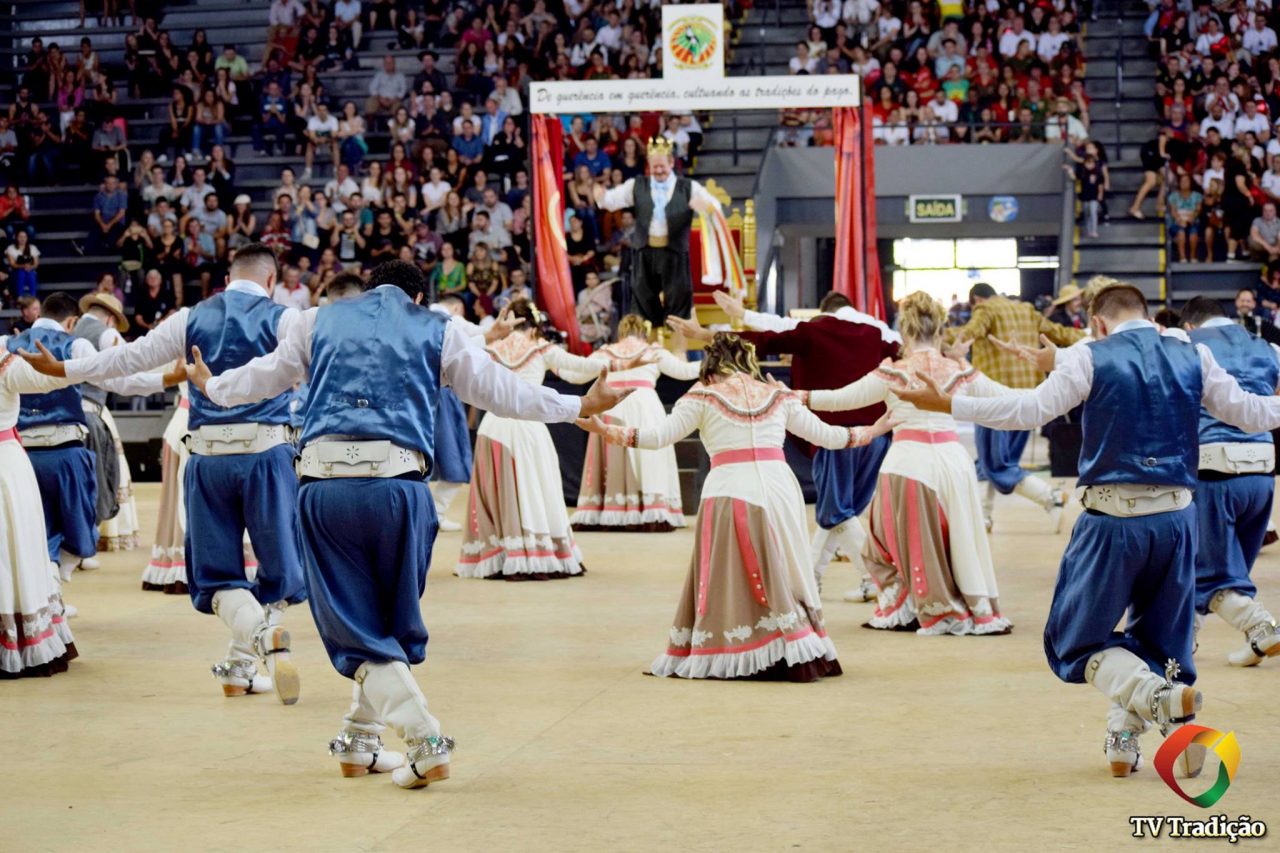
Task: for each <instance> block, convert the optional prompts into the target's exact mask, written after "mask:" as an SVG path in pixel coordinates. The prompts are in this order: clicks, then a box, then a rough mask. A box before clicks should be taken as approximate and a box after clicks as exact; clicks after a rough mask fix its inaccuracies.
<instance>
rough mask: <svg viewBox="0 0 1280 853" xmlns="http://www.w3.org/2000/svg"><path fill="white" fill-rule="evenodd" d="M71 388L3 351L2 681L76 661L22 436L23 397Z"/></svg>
mask: <svg viewBox="0 0 1280 853" xmlns="http://www.w3.org/2000/svg"><path fill="white" fill-rule="evenodd" d="M68 384H70V383H69V382H68V381H67V380H65V379H52V378H50V377H47V376H41V375H40V374H38V373H36V372H35V371H34V370H32V369H31V367H30V366H29V365H28V364H27V363H26V362H25V361H23V360H22V359H20V358H18V357H17V356H16V355H13V354H11V353H9V352H6V351H5V349H4V347H3V346H0V678H19V677H22V676H31V675H53V674H54V673H57V672H64V671H65V670H66V669H67V663H68V662H69V661H71V660H72V659H73V658H74V657H75V656H76V646H75V641H74V638H73V637H72V636H71V629H70V628H68V627H67V622H66V618H65V615H64V613H63V605H62V595H61V592H60V584H59V580H58V569H57V565H56V564H54V563H51V562H50V561H49V551H48V548H47V547H46V543H45V527H44V508H43V505H42V504H41V502H40V488H39V486H38V485H37V484H36V475H35V471H34V470H33V469H32V467H31V461H30V460H29V459H27V454H26V451H24V450H23V449H22V445H21V444H19V443H18V431H17V429H16V427H17V423H18V400H19V395H20V394H44V393H48V392H51V391H55V390H57V389H59V388H64V387H66V386H67V385H68Z"/></svg>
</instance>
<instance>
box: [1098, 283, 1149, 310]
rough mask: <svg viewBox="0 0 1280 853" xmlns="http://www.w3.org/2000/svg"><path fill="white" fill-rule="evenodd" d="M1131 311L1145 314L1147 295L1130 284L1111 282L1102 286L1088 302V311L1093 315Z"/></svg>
mask: <svg viewBox="0 0 1280 853" xmlns="http://www.w3.org/2000/svg"><path fill="white" fill-rule="evenodd" d="M1131 311H1137V312H1141V313H1142V316H1144V317H1145V316H1146V315H1147V297H1146V296H1144V295H1143V293H1142V291H1141V290H1138V288H1136V287H1134V286H1133V285H1132V284H1113V285H1111V286H1110V287H1107V288H1104V289H1103V290H1102V291H1101V292H1100V293H1098V295H1097V296H1095V297H1093V301H1092V302H1090V303H1089V313H1090V314H1092V315H1094V316H1095V317H1114V316H1115V315H1116V314H1119V313H1128V312H1131Z"/></svg>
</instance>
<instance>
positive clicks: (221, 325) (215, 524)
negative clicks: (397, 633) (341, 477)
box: [23, 243, 306, 705]
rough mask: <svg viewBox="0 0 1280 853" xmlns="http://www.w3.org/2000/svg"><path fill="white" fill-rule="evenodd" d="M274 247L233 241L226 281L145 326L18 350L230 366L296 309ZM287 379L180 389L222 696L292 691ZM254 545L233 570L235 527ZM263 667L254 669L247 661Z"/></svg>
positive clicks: (292, 478)
mask: <svg viewBox="0 0 1280 853" xmlns="http://www.w3.org/2000/svg"><path fill="white" fill-rule="evenodd" d="M276 276H277V266H276V257H275V254H274V253H273V252H272V251H271V249H270V248H269V247H267V246H265V245H263V244H261V243H250V244H249V245H247V246H242V247H241V248H240V249H239V250H238V251H237V252H236V255H235V258H234V259H233V260H232V262H231V267H230V269H229V270H228V274H227V289H226V290H225V291H224V292H222V293H219V294H218V295H216V296H214V297H212V298H211V299H206V300H204V301H203V302H200V303H199V304H197V305H196V306H195V307H194V308H183V309H181V310H179V311H178V312H177V313H175V314H173V315H172V316H170V317H168V318H167V319H165V320H164V321H163V322H161V323H160V324H159V325H158V326H156V327H155V328H154V329H152V330H151V331H150V332H149V333H148V334H147V335H146V336H145V337H142V338H139V339H138V340H136V341H133V342H132V343H130V344H127V345H126V346H121V347H111V348H110V349H107V350H104V351H102V352H100V353H97V354H95V355H93V356H92V357H90V358H73V359H72V360H71V361H67V362H66V363H65V364H64V363H62V362H61V361H60V360H59V359H58V358H55V357H54V356H55V354H54V353H51V352H48V351H47V350H45V349H44V348H43V347H42V348H41V355H39V356H32V355H31V354H29V353H23V355H24V357H26V358H27V360H28V361H29V362H30V363H31V365H32V366H33V367H35V368H36V369H37V370H39V371H41V372H42V373H51V374H52V375H55V376H63V375H65V376H67V377H69V378H71V379H74V380H76V381H79V382H94V383H97V384H101V383H102V382H103V380H106V379H109V378H110V377H113V376H122V375H126V374H129V373H133V372H136V371H139V370H144V369H147V368H150V367H154V366H156V365H161V364H168V363H170V362H172V361H173V360H174V359H185V358H186V354H187V353H188V352H190V351H191V348H192V347H193V346H198V347H200V349H201V351H202V352H204V354H205V356H206V357H207V358H208V360H209V363H210V364H211V365H214V366H215V369H217V370H230V369H232V368H234V367H239V366H240V365H242V364H245V363H246V362H248V361H249V360H250V359H252V358H255V357H256V356H260V355H265V354H266V353H269V352H271V351H272V350H274V349H275V348H276V345H277V343H278V342H279V341H280V340H281V338H282V337H283V336H284V333H285V331H286V330H287V329H288V327H289V325H290V324H291V323H295V322H297V321H298V318H299V316H300V315H299V313H298V311H297V310H296V309H292V308H288V309H287V308H285V307H283V306H281V305H278V304H276V303H275V302H273V301H272V300H271V291H272V289H273V288H274V286H275V283H276ZM292 396H293V393H292V389H291V388H288V389H284V390H282V391H281V392H280V393H279V394H276V395H273V396H272V397H271V398H270V399H267V400H263V401H261V402H258V403H254V404H252V405H244V406H237V407H235V408H232V409H223V408H220V407H218V406H215V405H213V404H211V403H210V402H209V400H208V398H206V397H205V396H204V394H203V393H201V392H200V391H199V390H192V392H191V419H190V426H191V435H190V437H189V439H188V442H189V444H188V447H189V448H190V450H191V459H190V461H189V462H188V463H187V472H186V479H185V480H184V485H185V488H186V505H187V526H186V530H187V535H186V544H185V551H186V562H187V573H188V575H189V586H190V591H191V600H192V603H193V604H194V605H195V607H196V609H197V610H199V611H200V612H202V613H214V614H217V616H218V617H219V618H220V619H221V620H222V621H223V622H224V623H225V624H226V625H227V627H228V628H229V629H230V631H231V645H230V649H229V650H228V653H227V657H226V658H225V659H224V660H223V661H221V662H220V663H217V664H215V665H214V666H213V674H214V677H215V678H216V679H217V680H218V681H219V683H220V684H221V685H222V692H223V694H224V695H226V696H243V695H245V694H246V693H260V692H266V691H269V690H271V689H272V688H274V689H275V691H276V694H277V696H278V697H279V698H280V701H281V702H283V703H284V704H286V705H292V704H293V703H295V702H297V701H298V691H299V681H298V671H297V668H296V666H295V665H294V664H293V662H292V660H291V659H290V655H289V632H288V631H286V630H285V629H284V628H283V627H281V626H280V625H279V624H278V622H279V615H280V612H281V610H282V609H283V607H284V606H285V605H286V604H296V603H298V602H301V601H305V600H306V590H305V587H304V585H303V580H302V557H301V555H300V554H299V552H298V536H297V527H298V524H297V517H298V514H297V497H298V478H297V476H296V475H295V474H294V470H293V460H294V456H295V450H294V444H293V434H292V430H291V429H290V427H289V403H290V401H291V399H292ZM246 530H248V533H249V541H250V542H251V543H252V544H253V550H254V553H255V554H256V555H257V557H258V563H259V565H258V573H257V575H256V576H255V577H254V578H253V579H252V580H250V579H249V578H248V577H247V576H246V574H245V570H244V552H243V550H242V546H243V539H244V534H245V531H246ZM259 662H262V663H263V664H264V665H265V666H266V669H267V673H268V677H267V678H263V677H262V676H261V675H259V674H258V663H259Z"/></svg>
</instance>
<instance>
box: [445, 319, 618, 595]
mask: <svg viewBox="0 0 1280 853" xmlns="http://www.w3.org/2000/svg"><path fill="white" fill-rule="evenodd" d="M486 349H487V351H488V353H489V355H490V357H491V358H493V360H494V361H496V362H498V363H499V364H501V365H503V366H504V367H506V368H508V369H510V370H512V371H514V372H515V373H516V375H517V376H519V377H520V378H521V379H523V380H524V381H525V382H528V383H530V384H532V385H541V384H542V380H543V379H544V378H546V374H547V371H548V370H551V371H553V372H555V373H556V374H557V375H559V376H560V377H562V378H563V379H565V380H567V381H569V382H576V383H581V382H586V381H589V380H590V379H591V378H592V377H594V376H597V375H599V373H600V370H601V369H602V368H603V367H604V366H605V363H604V362H601V361H591V360H589V359H585V358H582V357H580V356H576V355H572V354H570V353H568V352H565V351H564V350H563V349H561V348H560V347H558V346H555V345H554V344H551V343H549V342H547V341H543V340H537V339H533V338H530V337H528V336H527V335H525V334H524V333H522V332H515V333H512V334H511V335H508V336H507V337H506V338H503V339H502V340H501V341H498V342H497V343H495V344H492V345H491V346H489V347H487V348H486ZM582 572H583V569H582V553H581V552H580V551H579V550H578V545H577V543H576V542H575V541H574V538H573V531H572V530H571V529H570V527H569V513H568V511H567V510H566V509H565V502H564V488H563V487H562V486H561V484H560V457H559V455H558V454H557V453H556V448H555V445H554V444H553V443H552V442H551V433H550V432H548V430H547V427H546V424H541V423H536V422H534V421H522V420H516V419H515V418H504V417H499V416H498V415H495V414H494V413H493V412H486V413H485V415H484V417H483V418H481V419H480V427H479V429H478V430H477V431H476V447H475V462H474V464H473V465H472V468H471V495H470V498H469V500H468V504H467V518H466V522H465V523H464V525H463V541H462V553H461V554H460V555H459V557H458V564H457V568H456V569H455V570H454V574H456V575H458V576H459V577H464V578H493V579H500V580H550V579H553V578H566V577H573V576H575V575H581V574H582Z"/></svg>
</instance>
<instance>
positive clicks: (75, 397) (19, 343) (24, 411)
mask: <svg viewBox="0 0 1280 853" xmlns="http://www.w3.org/2000/svg"><path fill="white" fill-rule="evenodd" d="M37 341H39V342H40V343H42V344H44V345H45V347H47V348H48V350H49V352H51V353H53V356H54V358H56V359H58V360H59V361H66V360H67V359H69V358H71V345H72V344H73V343H74V342H75V338H73V337H72V336H71V335H68V334H67V333H66V332H64V331H62V330H61V329H45V328H40V329H27V330H26V331H25V332H23V333H22V334H20V335H14V336H13V337H12V338H9V343H8V348H9V352H17V351H18V350H20V349H23V350H26V351H27V352H35V351H36V342H37ZM18 406H19V408H18V429H27V428H29V427H38V426H58V425H61V424H83V423H84V422H85V420H84V407H83V406H81V405H80V386H79V385H70V386H68V387H66V388H59V389H58V390H57V391H50V392H49V393H48V394H23V395H21V397H20V399H19V401H18Z"/></svg>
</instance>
